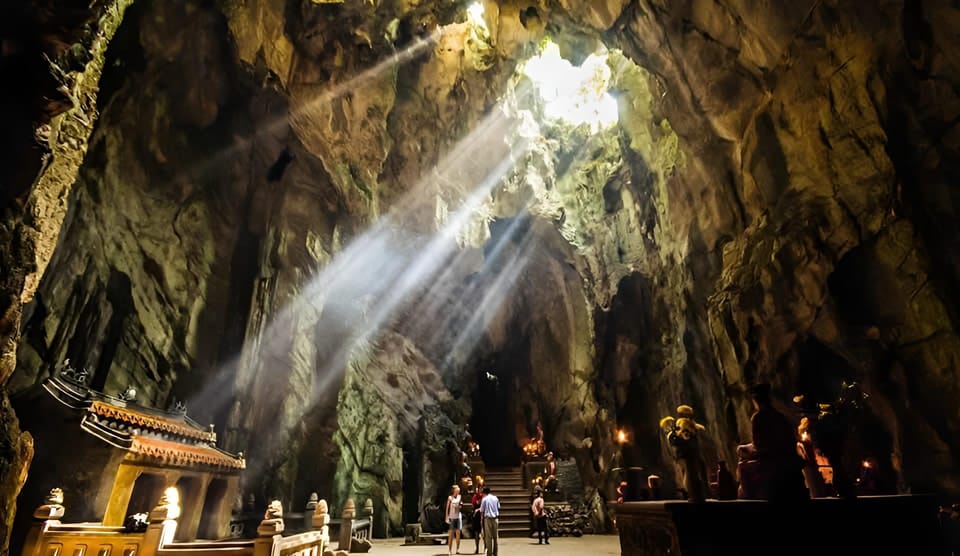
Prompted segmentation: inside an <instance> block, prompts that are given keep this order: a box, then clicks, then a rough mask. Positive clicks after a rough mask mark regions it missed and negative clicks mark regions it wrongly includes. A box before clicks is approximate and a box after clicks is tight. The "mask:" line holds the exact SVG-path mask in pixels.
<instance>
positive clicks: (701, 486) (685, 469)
mask: <svg viewBox="0 0 960 556" xmlns="http://www.w3.org/2000/svg"><path fill="white" fill-rule="evenodd" d="M677 463H679V465H680V471H681V473H682V474H683V488H684V490H686V491H687V500H688V501H690V502H704V501H706V499H707V488H708V485H707V466H706V465H705V464H704V463H703V460H702V459H701V458H699V457H697V456H691V457H684V458H678V459H677Z"/></svg>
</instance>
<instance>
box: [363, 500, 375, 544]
mask: <svg viewBox="0 0 960 556" xmlns="http://www.w3.org/2000/svg"><path fill="white" fill-rule="evenodd" d="M363 517H365V518H367V540H368V541H369V540H373V500H371V499H369V498H367V500H366V501H365V502H364V503H363Z"/></svg>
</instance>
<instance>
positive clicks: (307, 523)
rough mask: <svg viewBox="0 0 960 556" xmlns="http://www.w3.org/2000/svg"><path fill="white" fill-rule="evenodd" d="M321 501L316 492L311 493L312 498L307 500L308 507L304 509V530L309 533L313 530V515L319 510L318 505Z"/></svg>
mask: <svg viewBox="0 0 960 556" xmlns="http://www.w3.org/2000/svg"><path fill="white" fill-rule="evenodd" d="M319 501H320V497H319V496H317V493H316V492H311V493H310V498H308V499H307V505H306V507H304V509H303V530H304V531H309V530H310V529H312V528H313V513H314V512H315V511H316V509H317V504H318V503H319Z"/></svg>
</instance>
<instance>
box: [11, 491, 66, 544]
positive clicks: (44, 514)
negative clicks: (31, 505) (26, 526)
mask: <svg viewBox="0 0 960 556" xmlns="http://www.w3.org/2000/svg"><path fill="white" fill-rule="evenodd" d="M64 510H65V509H64V507H63V491H62V490H60V489H59V488H55V489H53V490H51V491H50V494H48V495H47V499H46V501H45V503H44V504H43V505H41V506H39V507H37V509H36V510H34V512H33V519H34V523H33V525H32V526H31V527H30V532H29V533H27V540H26V541H24V543H23V552H22V553H21V554H22V556H40V555H41V554H45V553H46V551H44V550H43V545H44V542H43V535H44V534H45V533H46V532H47V530H48V529H49V528H50V527H52V526H56V525H60V519H61V518H62V517H63V513H64Z"/></svg>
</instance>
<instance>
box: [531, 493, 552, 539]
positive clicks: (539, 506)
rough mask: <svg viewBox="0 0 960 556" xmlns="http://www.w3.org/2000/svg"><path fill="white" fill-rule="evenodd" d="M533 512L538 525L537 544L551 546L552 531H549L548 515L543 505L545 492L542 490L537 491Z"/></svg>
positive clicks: (532, 507)
mask: <svg viewBox="0 0 960 556" xmlns="http://www.w3.org/2000/svg"><path fill="white" fill-rule="evenodd" d="M530 509H531V510H532V511H533V519H534V521H535V522H536V524H537V544H544V543H546V544H550V531H549V530H548V529H547V514H546V512H545V509H544V504H543V492H541V491H540V489H537V491H536V498H534V499H533V505H532V506H531V507H530Z"/></svg>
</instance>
